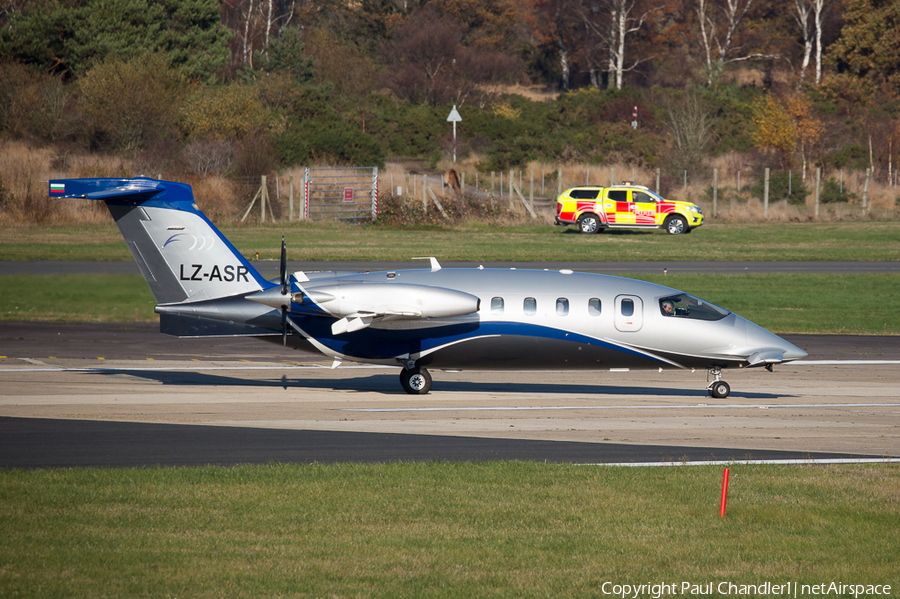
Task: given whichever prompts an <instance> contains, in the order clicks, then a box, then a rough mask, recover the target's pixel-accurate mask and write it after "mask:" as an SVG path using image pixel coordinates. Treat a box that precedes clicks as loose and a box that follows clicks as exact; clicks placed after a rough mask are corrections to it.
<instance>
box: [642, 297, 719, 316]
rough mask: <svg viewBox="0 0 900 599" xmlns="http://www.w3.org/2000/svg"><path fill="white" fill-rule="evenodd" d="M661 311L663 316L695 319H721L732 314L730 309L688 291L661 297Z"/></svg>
mask: <svg viewBox="0 0 900 599" xmlns="http://www.w3.org/2000/svg"><path fill="white" fill-rule="evenodd" d="M659 311H660V313H661V314H662V315H663V316H674V317H677V318H690V319H693V320H721V319H723V318H725V317H726V316H728V314H730V313H729V312H728V310H724V309H722V308H720V307H718V306H716V305H714V304H711V303H709V302H707V301H705V300H702V299H700V298H699V297H694V296H693V295H688V294H687V293H680V294H678V295H672V296H669V297H664V298H661V299H660V300H659Z"/></svg>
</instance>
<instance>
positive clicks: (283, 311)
mask: <svg viewBox="0 0 900 599" xmlns="http://www.w3.org/2000/svg"><path fill="white" fill-rule="evenodd" d="M287 335H288V330H287V308H285V307H284V306H282V307H281V345H284V346H287Z"/></svg>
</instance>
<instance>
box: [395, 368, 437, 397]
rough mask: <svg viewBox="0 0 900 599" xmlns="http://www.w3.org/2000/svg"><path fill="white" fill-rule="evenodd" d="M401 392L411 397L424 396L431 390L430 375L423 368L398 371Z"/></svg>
mask: <svg viewBox="0 0 900 599" xmlns="http://www.w3.org/2000/svg"><path fill="white" fill-rule="evenodd" d="M400 384H401V385H403V390H404V391H406V392H407V393H410V394H412V395H424V394H425V393H428V392H429V391H430V390H431V373H430V372H428V370H427V369H425V368H420V367H418V366H416V367H415V368H404V369H403V370H402V371H400Z"/></svg>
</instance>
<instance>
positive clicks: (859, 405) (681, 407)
mask: <svg viewBox="0 0 900 599" xmlns="http://www.w3.org/2000/svg"><path fill="white" fill-rule="evenodd" d="M774 408H900V403H790V404H746V405H742V404H705V403H700V404H693V405H674V406H666V405H658V404H657V405H651V406H648V405H631V406H507V407H504V406H479V407H472V406H458V407H453V406H441V407H431V408H424V407H423V408H334V411H336V412H499V411H514V412H515V411H522V412H527V411H542V410H698V409H699V410H706V409H714V410H750V409H754V410H755V409H759V410H768V409H774Z"/></svg>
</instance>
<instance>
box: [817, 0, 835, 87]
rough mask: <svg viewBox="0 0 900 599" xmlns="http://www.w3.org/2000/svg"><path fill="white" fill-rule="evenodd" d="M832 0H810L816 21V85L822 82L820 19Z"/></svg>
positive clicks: (823, 16)
mask: <svg viewBox="0 0 900 599" xmlns="http://www.w3.org/2000/svg"><path fill="white" fill-rule="evenodd" d="M833 3H834V0H812V4H813V12H814V13H815V21H816V85H819V84H820V83H822V21H823V20H824V19H825V11H826V10H827V9H828V7H830V6H831V5H832V4H833Z"/></svg>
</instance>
